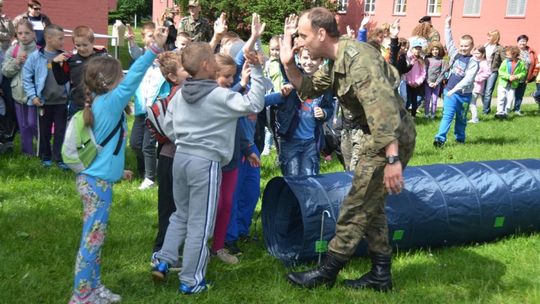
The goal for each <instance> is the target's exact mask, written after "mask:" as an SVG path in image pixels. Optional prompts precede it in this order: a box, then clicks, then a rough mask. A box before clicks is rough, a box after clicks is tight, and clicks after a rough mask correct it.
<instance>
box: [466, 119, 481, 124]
mask: <svg viewBox="0 0 540 304" xmlns="http://www.w3.org/2000/svg"><path fill="white" fill-rule="evenodd" d="M467 122H468V123H472V124H475V123H478V122H479V120H478V119H471V120H469V121H467Z"/></svg>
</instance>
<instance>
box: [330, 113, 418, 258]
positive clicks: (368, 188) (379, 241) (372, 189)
mask: <svg viewBox="0 0 540 304" xmlns="http://www.w3.org/2000/svg"><path fill="white" fill-rule="evenodd" d="M402 123H406V124H407V133H406V134H400V137H399V139H398V142H399V157H400V161H401V164H402V166H403V169H405V167H406V166H407V163H408V162H409V160H410V159H411V156H412V154H413V152H414V146H415V141H416V131H415V128H414V121H413V120H412V118H411V117H410V115H406V117H404V118H403V120H402ZM362 141H364V142H363V143H361V144H360V147H362V146H363V147H367V145H368V143H370V142H371V135H369V134H364V135H363V137H362ZM385 166H386V153H385V150H384V149H381V150H380V151H370V150H368V149H365V148H364V149H361V150H360V154H359V159H358V164H357V165H356V168H355V170H354V177H353V181H352V187H351V190H350V191H349V194H348V195H347V197H345V199H344V201H343V203H342V205H341V208H340V212H339V218H338V220H337V223H336V235H335V236H334V238H333V239H332V240H331V241H330V244H329V250H330V251H332V252H334V253H337V254H339V255H341V256H343V257H347V258H348V257H350V256H352V255H353V254H354V252H355V250H356V247H357V246H358V244H359V243H360V241H361V240H362V239H363V238H364V237H365V238H366V241H367V243H368V250H369V251H370V252H375V253H380V254H385V255H389V254H391V253H392V248H391V247H390V245H389V240H388V223H387V221H386V214H385V213H384V207H385V200H386V196H387V195H388V193H387V192H386V189H385V187H384V183H383V181H384V168H385Z"/></svg>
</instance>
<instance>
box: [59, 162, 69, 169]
mask: <svg viewBox="0 0 540 304" xmlns="http://www.w3.org/2000/svg"><path fill="white" fill-rule="evenodd" d="M56 166H57V167H58V168H59V169H61V170H64V171H68V170H69V167H68V165H66V164H65V163H64V162H61V161H60V162H57V163H56Z"/></svg>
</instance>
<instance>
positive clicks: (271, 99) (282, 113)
mask: <svg viewBox="0 0 540 304" xmlns="http://www.w3.org/2000/svg"><path fill="white" fill-rule="evenodd" d="M264 99H265V101H264V103H265V104H264V105H265V106H270V105H278V111H277V115H276V129H277V132H278V134H279V135H280V136H282V137H283V138H284V139H285V140H290V139H291V138H292V136H293V135H294V132H295V131H296V128H297V127H298V122H299V120H298V119H299V118H298V107H299V106H300V104H301V101H300V98H298V95H297V94H296V90H293V91H291V93H290V94H289V95H288V96H287V97H282V96H281V94H280V93H272V94H268V95H266V96H265V98H264ZM315 102H317V103H318V104H319V107H320V108H321V109H322V110H323V112H324V114H325V115H324V120H317V128H316V129H315V139H316V141H317V142H320V136H321V133H322V132H321V130H322V125H323V123H324V122H325V121H328V120H330V118H331V117H332V115H333V114H334V95H333V94H332V92H331V91H330V90H326V91H325V92H324V94H323V95H322V96H320V97H318V98H316V99H315ZM319 147H320V145H319Z"/></svg>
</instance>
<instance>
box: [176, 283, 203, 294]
mask: <svg viewBox="0 0 540 304" xmlns="http://www.w3.org/2000/svg"><path fill="white" fill-rule="evenodd" d="M207 289H208V285H206V281H205V280H203V281H202V282H201V283H200V284H199V285H196V286H187V285H186V284H184V283H180V286H179V287H178V290H179V291H180V292H181V293H182V294H185V295H190V294H195V293H200V292H203V291H205V290H207Z"/></svg>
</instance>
